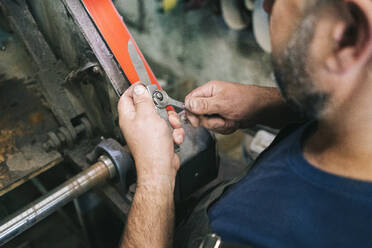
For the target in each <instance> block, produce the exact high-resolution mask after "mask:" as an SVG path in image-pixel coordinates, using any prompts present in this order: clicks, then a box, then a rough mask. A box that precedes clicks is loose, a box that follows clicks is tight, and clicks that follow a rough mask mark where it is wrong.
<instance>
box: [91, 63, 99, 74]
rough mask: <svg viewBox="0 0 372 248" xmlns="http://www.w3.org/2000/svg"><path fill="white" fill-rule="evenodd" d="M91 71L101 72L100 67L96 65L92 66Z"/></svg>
mask: <svg viewBox="0 0 372 248" xmlns="http://www.w3.org/2000/svg"><path fill="white" fill-rule="evenodd" d="M92 71H93V72H94V73H96V74H98V73H101V68H100V67H99V66H98V65H96V66H94V67H93V68H92Z"/></svg>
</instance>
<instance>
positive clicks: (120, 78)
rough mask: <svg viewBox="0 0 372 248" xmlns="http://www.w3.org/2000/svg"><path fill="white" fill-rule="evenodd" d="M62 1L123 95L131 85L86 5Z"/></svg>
mask: <svg viewBox="0 0 372 248" xmlns="http://www.w3.org/2000/svg"><path fill="white" fill-rule="evenodd" d="M62 2H63V3H64V5H65V6H66V8H67V9H68V11H69V13H70V14H71V16H72V17H73V19H74V21H75V23H76V24H77V25H78V27H79V28H80V30H81V32H82V34H83V35H84V38H85V39H86V40H87V42H88V44H89V46H90V47H91V48H92V51H93V52H94V54H95V55H96V57H97V59H98V61H99V63H100V64H101V66H102V68H103V70H104V71H105V75H106V76H107V78H108V79H109V82H110V83H111V84H112V86H113V88H114V90H115V92H116V94H117V95H118V96H121V95H122V94H123V93H124V91H125V90H126V89H127V88H128V87H129V83H128V81H126V79H125V77H124V75H123V73H122V72H121V70H120V68H119V66H118V65H117V63H116V61H115V58H114V57H113V55H112V53H111V51H110V50H109V49H108V48H107V46H106V43H105V41H104V40H103V39H102V37H101V35H100V34H99V32H98V31H97V29H96V26H95V25H94V24H93V22H92V20H91V19H90V17H89V15H88V13H87V12H86V10H85V8H84V6H83V5H82V4H81V2H80V1H79V0H63V1H62Z"/></svg>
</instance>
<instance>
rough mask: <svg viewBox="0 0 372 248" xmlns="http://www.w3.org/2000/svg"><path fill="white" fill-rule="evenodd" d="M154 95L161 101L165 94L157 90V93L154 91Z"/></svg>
mask: <svg viewBox="0 0 372 248" xmlns="http://www.w3.org/2000/svg"><path fill="white" fill-rule="evenodd" d="M154 96H155V98H156V99H158V100H159V101H163V99H164V96H163V94H162V93H161V92H159V91H157V92H155V93H154Z"/></svg>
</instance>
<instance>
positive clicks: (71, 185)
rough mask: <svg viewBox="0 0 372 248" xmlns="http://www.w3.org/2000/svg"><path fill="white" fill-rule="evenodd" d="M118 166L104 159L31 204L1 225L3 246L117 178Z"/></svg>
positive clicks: (0, 234) (0, 238)
mask: <svg viewBox="0 0 372 248" xmlns="http://www.w3.org/2000/svg"><path fill="white" fill-rule="evenodd" d="M116 173H117V172H116V169H115V166H114V164H113V163H112V162H111V160H110V159H108V158H107V157H104V156H101V157H100V159H99V162H97V163H96V164H94V165H92V166H91V167H89V168H88V169H86V170H84V171H82V172H81V173H79V174H77V175H76V176H74V177H73V178H71V179H69V180H68V181H66V182H65V183H63V184H62V185H60V186H59V187H58V188H56V189H55V190H53V191H51V192H50V193H48V194H47V195H45V196H43V197H41V198H40V199H38V200H36V201H34V202H32V203H30V204H29V205H27V206H26V207H24V208H23V209H21V210H19V211H18V212H16V213H15V214H13V215H11V216H10V217H8V218H7V219H6V220H5V221H3V222H2V223H1V224H0V246H2V245H3V244H5V243H6V242H8V241H9V240H11V239H13V238H14V237H16V236H17V235H19V234H21V233H22V232H24V231H26V230H27V229H29V228H30V227H32V226H33V225H35V224H36V223H38V222H39V221H41V220H42V219H44V218H46V217H47V216H49V215H50V214H52V213H53V212H54V211H56V210H57V209H59V208H60V207H62V206H64V205H65V204H67V203H68V202H70V201H71V200H73V199H74V198H76V197H78V196H80V195H82V194H83V193H85V192H87V191H88V190H89V189H91V188H92V187H94V186H96V185H98V184H100V183H102V182H104V181H105V180H106V179H110V178H113V177H115V175H116Z"/></svg>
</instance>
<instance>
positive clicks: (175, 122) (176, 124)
mask: <svg viewBox="0 0 372 248" xmlns="http://www.w3.org/2000/svg"><path fill="white" fill-rule="evenodd" d="M168 119H169V123H170V124H171V126H172V127H173V128H174V129H177V128H181V127H182V123H181V120H180V117H179V116H178V114H177V113H176V112H174V111H168Z"/></svg>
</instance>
